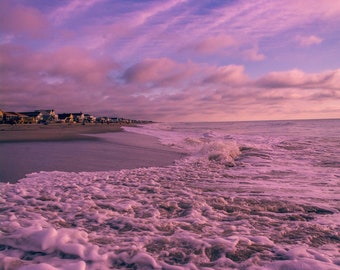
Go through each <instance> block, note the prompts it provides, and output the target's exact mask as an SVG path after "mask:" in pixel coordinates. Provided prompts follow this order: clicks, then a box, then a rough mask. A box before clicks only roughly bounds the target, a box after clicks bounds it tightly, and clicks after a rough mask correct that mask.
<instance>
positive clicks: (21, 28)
mask: <svg viewBox="0 0 340 270" xmlns="http://www.w3.org/2000/svg"><path fill="white" fill-rule="evenodd" d="M0 10H1V11H0V14H1V18H2V19H1V20H0V30H1V31H5V32H7V33H13V34H27V35H29V36H31V37H39V36H41V35H43V34H45V33H46V31H47V27H48V25H49V23H48V20H47V19H46V17H45V16H44V15H43V14H42V13H41V12H40V11H39V10H37V9H35V8H32V7H26V6H20V5H17V6H11V5H10V4H9V2H7V1H4V2H1V3H0Z"/></svg>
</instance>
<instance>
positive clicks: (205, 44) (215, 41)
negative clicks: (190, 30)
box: [193, 35, 237, 54]
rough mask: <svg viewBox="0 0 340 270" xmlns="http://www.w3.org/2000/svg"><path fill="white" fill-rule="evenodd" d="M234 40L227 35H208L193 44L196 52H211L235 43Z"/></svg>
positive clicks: (221, 49)
mask: <svg viewBox="0 0 340 270" xmlns="http://www.w3.org/2000/svg"><path fill="white" fill-rule="evenodd" d="M236 44H237V42H236V40H235V39H234V38H233V37H231V36H229V35H217V36H209V37H207V38H205V39H204V40H202V41H200V42H198V43H197V44H196V45H194V46H193V49H194V51H195V52H197V53H203V54H213V53H218V52H221V51H223V50H224V49H226V48H228V47H231V46H234V45H236Z"/></svg>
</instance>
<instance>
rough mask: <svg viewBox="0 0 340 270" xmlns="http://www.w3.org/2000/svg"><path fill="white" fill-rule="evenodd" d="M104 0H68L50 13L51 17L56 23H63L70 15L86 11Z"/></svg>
mask: <svg viewBox="0 0 340 270" xmlns="http://www.w3.org/2000/svg"><path fill="white" fill-rule="evenodd" d="M103 1H104V0H87V1H82V0H72V1H67V4H66V5H64V6H61V7H59V8H57V9H56V10H54V11H53V12H52V13H51V14H50V15H49V17H50V19H51V20H52V21H53V22H54V23H55V24H57V25H58V24H62V23H63V22H65V21H66V20H68V19H69V18H70V17H74V16H75V15H77V14H79V13H82V12H85V11H86V10H88V9H90V8H91V7H93V6H94V5H96V4H98V3H100V2H103Z"/></svg>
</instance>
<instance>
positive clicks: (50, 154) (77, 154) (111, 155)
mask: <svg viewBox="0 0 340 270" xmlns="http://www.w3.org/2000/svg"><path fill="white" fill-rule="evenodd" d="M119 131H121V132H119ZM183 155H184V154H183V153H179V152H178V151H176V150H174V149H172V148H170V147H167V146H164V145H161V144H160V143H159V141H158V140H157V139H156V138H154V137H151V136H146V135H140V134H135V133H130V132H125V131H123V129H122V128H121V126H119V125H100V124H99V125H87V126H81V125H79V126H77V125H71V126H68V125H48V126H43V125H41V126H40V125H27V126H19V125H18V126H6V127H4V126H0V164H1V166H0V182H11V183H15V182H17V181H18V180H19V179H21V178H24V177H25V175H26V174H29V173H33V172H40V171H66V172H91V171H92V172H93V171H111V170H121V169H133V168H140V167H153V166H155V167H163V166H168V165H171V164H173V162H174V161H175V160H177V159H180V158H181V157H183Z"/></svg>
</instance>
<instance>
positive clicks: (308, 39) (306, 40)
mask: <svg viewBox="0 0 340 270" xmlns="http://www.w3.org/2000/svg"><path fill="white" fill-rule="evenodd" d="M295 40H296V42H298V43H299V45H300V46H302V47H308V46H311V45H317V44H320V43H321V42H322V41H323V40H322V38H319V37H317V36H314V35H311V36H296V37H295Z"/></svg>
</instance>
